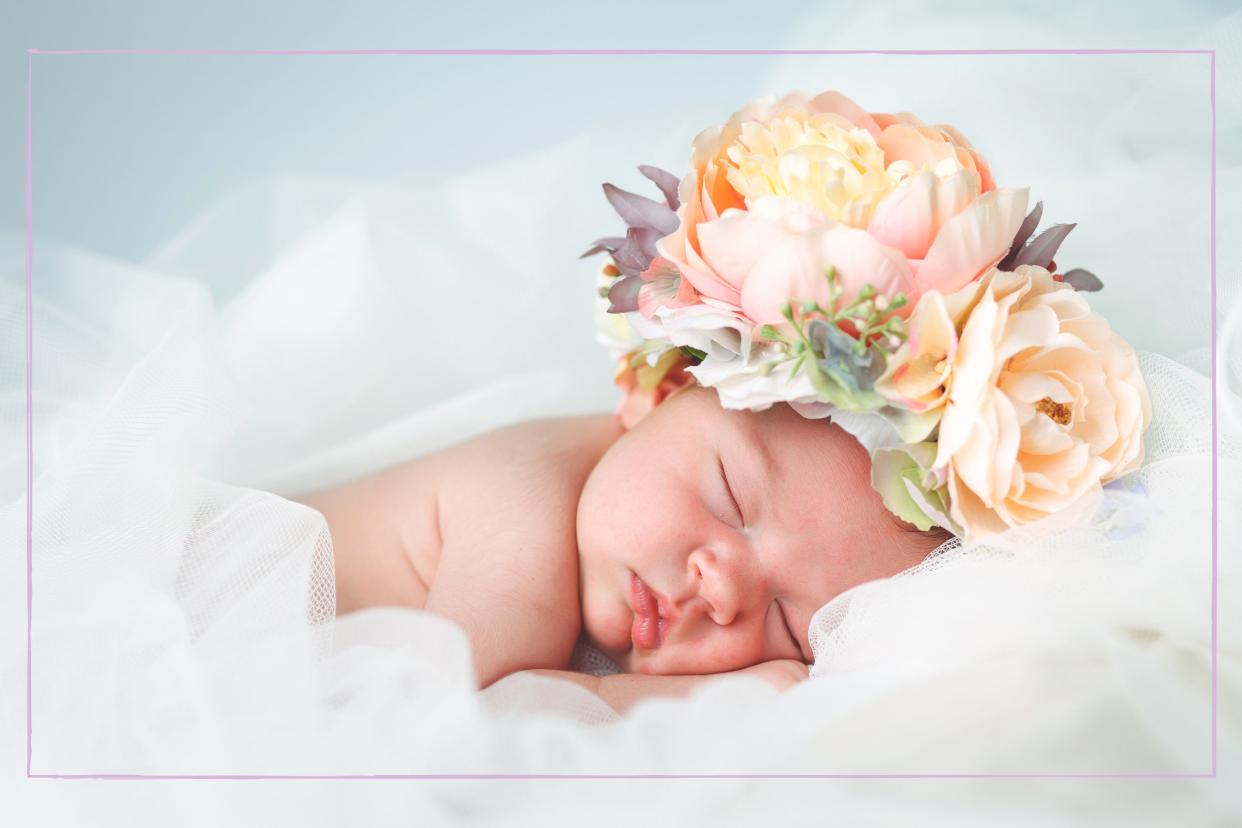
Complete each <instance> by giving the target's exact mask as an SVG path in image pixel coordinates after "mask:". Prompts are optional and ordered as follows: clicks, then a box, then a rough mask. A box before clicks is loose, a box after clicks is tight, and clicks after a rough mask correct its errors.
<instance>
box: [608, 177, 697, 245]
mask: <svg viewBox="0 0 1242 828" xmlns="http://www.w3.org/2000/svg"><path fill="white" fill-rule="evenodd" d="M604 195H605V196H606V197H607V198H608V203H609V204H611V205H612V207H613V209H614V210H616V211H617V215H619V216H621V218H622V219H623V220H624V221H625V223H626V225H628V226H629V227H650V228H652V229H653V230H657V231H659V233H660V235H661V236H667V235H668V234H670V233H672V232H674V231H675V230H676V229H677V225H678V224H679V223H680V221H679V219H678V218H677V214H676V213H674V212H673V211H672V210H670V209H668V207H667V206H665V205H663V204H661V203H660V202H658V201H653V200H652V199H649V198H644V197H643V196H640V195H637V194H636V193H631V192H628V191H626V190H622V189H621V188H620V187H616V186H613V185H612V184H607V183H605V184H604Z"/></svg>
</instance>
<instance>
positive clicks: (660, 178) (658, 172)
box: [638, 164, 681, 210]
mask: <svg viewBox="0 0 1242 828" xmlns="http://www.w3.org/2000/svg"><path fill="white" fill-rule="evenodd" d="M638 171H639V172H640V173H642V174H643V175H645V176H647V177H648V178H650V179H651V180H652V181H654V182H655V185H656V186H657V187H659V188H660V191H661V192H662V193H664V200H665V201H667V202H668V208H669V209H670V210H676V209H677V208H678V207H679V206H680V205H681V202H680V201H679V200H678V198H677V185H678V184H679V183H680V182H679V181H678V180H677V176H675V175H673V174H672V173H671V172H669V171H668V170H662V169H660V168H659V167H653V166H651V165H649V164H640V165H639V166H638Z"/></svg>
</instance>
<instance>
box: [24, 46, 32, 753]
mask: <svg viewBox="0 0 1242 828" xmlns="http://www.w3.org/2000/svg"><path fill="white" fill-rule="evenodd" d="M33 78H34V55H27V56H26V775H27V776H29V775H30V758H31V756H32V754H33V747H34V731H33V722H34V715H33V709H34V708H33V705H32V699H33V695H32V691H31V683H30V675H31V646H30V644H31V634H30V630H31V626H32V623H33V618H34V612H33V607H34V499H33V497H32V495H33V489H34V372H33V370H32V368H31V366H32V364H33V363H32V362H31V358H30V354H31V349H32V347H33V345H34V338H33V336H32V335H31V331H32V329H33V327H34V324H33V323H34V311H33V303H32V299H31V297H32V296H33V294H34V287H33V286H34V281H33V279H32V278H31V274H32V273H33V272H34V128H33V124H34V108H33V106H32V105H31V99H32V97H33V89H34V82H33Z"/></svg>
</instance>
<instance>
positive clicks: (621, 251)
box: [612, 227, 660, 276]
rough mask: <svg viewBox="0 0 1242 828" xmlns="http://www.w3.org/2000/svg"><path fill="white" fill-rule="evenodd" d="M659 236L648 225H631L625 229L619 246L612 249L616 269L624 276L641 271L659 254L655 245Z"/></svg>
mask: <svg viewBox="0 0 1242 828" xmlns="http://www.w3.org/2000/svg"><path fill="white" fill-rule="evenodd" d="M659 238H660V234H659V233H657V232H656V231H655V230H652V229H651V228H650V227H631V228H630V229H629V230H627V231H626V233H625V238H624V239H622V243H621V246H620V247H618V248H617V249H616V250H614V251H612V260H613V262H614V263H615V264H616V265H617V269H618V270H620V271H621V272H622V273H623V274H624V275H626V276H632V275H636V274H639V273H642V272H643V271H644V270H646V269H647V268H648V267H650V266H651V260H652V259H654V258H655V257H656V256H657V255H659V254H658V253H657V251H656V246H655V243H656V241H657V240H658V239H659Z"/></svg>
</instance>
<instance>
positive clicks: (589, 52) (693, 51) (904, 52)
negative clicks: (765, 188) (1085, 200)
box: [30, 49, 1211, 55]
mask: <svg viewBox="0 0 1242 828" xmlns="http://www.w3.org/2000/svg"><path fill="white" fill-rule="evenodd" d="M30 53H31V54H36V55H1191V54H1210V53H1211V50H1209V49H31V50H30Z"/></svg>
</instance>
